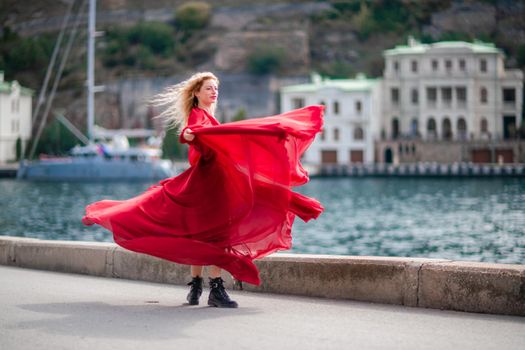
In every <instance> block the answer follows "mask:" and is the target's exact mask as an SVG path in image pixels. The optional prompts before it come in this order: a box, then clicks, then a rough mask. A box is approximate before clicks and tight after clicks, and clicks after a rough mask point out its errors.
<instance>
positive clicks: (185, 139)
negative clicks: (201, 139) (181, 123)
mask: <svg viewBox="0 0 525 350" xmlns="http://www.w3.org/2000/svg"><path fill="white" fill-rule="evenodd" d="M199 112H200V111H199V110H196V109H192V110H191V112H190V115H189V116H188V124H186V126H185V127H184V128H183V129H182V132H181V133H180V136H179V141H180V143H191V142H192V141H193V140H194V139H195V135H193V130H192V128H193V129H194V128H196V127H197V128H198V127H199V124H201V123H202V119H203V116H202V115H200V114H199Z"/></svg>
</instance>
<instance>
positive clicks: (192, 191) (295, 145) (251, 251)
mask: <svg viewBox="0 0 525 350" xmlns="http://www.w3.org/2000/svg"><path fill="white" fill-rule="evenodd" d="M322 117H323V106H310V107H305V108H302V109H297V110H294V111H291V112H288V113H284V114H281V115H276V116H272V117H265V118H258V119H250V120H243V121H239V122H233V123H227V124H222V125H221V124H219V122H218V121H217V120H216V119H215V118H213V116H211V115H209V114H208V113H207V112H205V111H204V110H202V109H200V108H194V109H193V110H192V111H191V114H190V116H189V119H188V126H187V128H191V129H192V130H193V132H194V134H195V139H194V140H193V141H192V142H190V143H189V144H190V149H189V161H190V165H191V167H190V168H189V169H188V170H186V171H185V172H183V173H182V174H180V175H179V176H176V177H173V178H169V179H166V180H163V181H161V182H160V183H158V184H157V185H154V186H152V187H150V188H149V189H148V190H147V191H146V192H144V193H143V194H141V195H139V196H137V197H134V198H131V199H128V200H124V201H113V200H103V201H100V202H96V203H93V204H90V205H88V206H87V207H86V215H85V216H84V218H83V219H82V222H83V223H84V224H86V225H92V224H99V225H101V226H103V227H105V228H106V229H108V230H110V231H112V232H113V237H114V240H115V242H116V243H117V244H119V245H120V246H122V247H124V248H126V249H129V250H132V251H135V252H139V253H144V254H149V255H153V256H156V257H159V258H163V259H167V260H170V261H173V262H176V263H181V264H191V265H216V266H219V267H221V268H223V269H225V270H227V271H229V272H230V273H231V274H232V275H233V276H234V277H235V278H236V279H238V280H241V281H245V282H248V283H252V284H256V285H258V284H259V283H260V280H259V272H258V270H257V268H256V266H255V265H254V264H253V262H252V260H253V259H257V258H261V257H263V256H266V255H268V254H270V253H272V252H275V251H277V250H283V249H289V248H290V247H291V242H292V237H291V229H292V224H293V221H294V218H295V216H296V215H298V216H299V217H300V218H301V219H303V220H304V221H308V220H310V219H313V218H317V217H318V216H319V215H320V214H321V212H322V211H323V207H322V205H321V204H320V203H319V202H318V201H317V200H315V199H313V198H309V197H306V196H304V195H301V194H299V193H296V192H293V191H292V186H297V185H302V184H304V183H306V182H307V181H308V175H307V173H306V172H305V170H304V169H303V168H302V166H301V164H300V162H299V160H300V157H301V155H302V154H303V153H304V151H305V150H306V148H307V147H308V146H309V145H310V144H311V143H312V141H313V139H314V137H315V134H316V133H317V132H319V131H320V130H321V127H322ZM181 136H182V134H181ZM181 142H186V141H185V140H184V139H183V138H182V137H181Z"/></svg>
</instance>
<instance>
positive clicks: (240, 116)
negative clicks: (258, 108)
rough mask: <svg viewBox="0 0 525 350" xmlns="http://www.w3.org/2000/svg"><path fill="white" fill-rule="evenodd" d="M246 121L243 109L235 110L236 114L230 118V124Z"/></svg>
mask: <svg viewBox="0 0 525 350" xmlns="http://www.w3.org/2000/svg"><path fill="white" fill-rule="evenodd" d="M245 119H246V110H245V109H244V108H240V109H239V110H237V113H235V115H234V116H233V118H232V122H236V121H240V120H245Z"/></svg>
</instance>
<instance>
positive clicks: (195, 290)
mask: <svg viewBox="0 0 525 350" xmlns="http://www.w3.org/2000/svg"><path fill="white" fill-rule="evenodd" d="M188 286H191V289H190V292H189V293H188V296H187V297H186V299H187V300H188V303H189V304H190V305H199V298H200V297H201V294H202V277H199V276H197V277H193V278H192V279H191V282H189V283H188Z"/></svg>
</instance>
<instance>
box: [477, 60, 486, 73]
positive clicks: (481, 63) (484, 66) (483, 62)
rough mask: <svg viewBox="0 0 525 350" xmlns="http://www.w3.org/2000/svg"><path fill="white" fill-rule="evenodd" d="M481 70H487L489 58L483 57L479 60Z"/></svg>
mask: <svg viewBox="0 0 525 350" xmlns="http://www.w3.org/2000/svg"><path fill="white" fill-rule="evenodd" d="M479 70H480V71H482V72H486V71H487V60H486V59H484V58H483V59H481V60H479Z"/></svg>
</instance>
